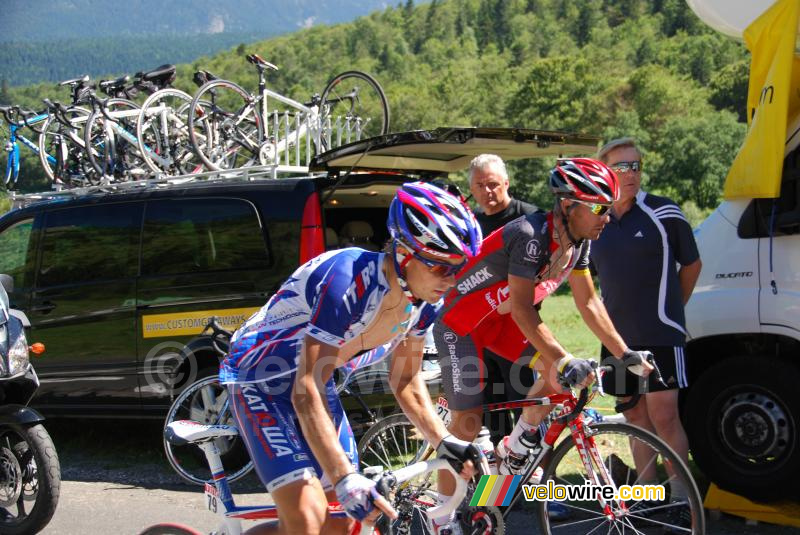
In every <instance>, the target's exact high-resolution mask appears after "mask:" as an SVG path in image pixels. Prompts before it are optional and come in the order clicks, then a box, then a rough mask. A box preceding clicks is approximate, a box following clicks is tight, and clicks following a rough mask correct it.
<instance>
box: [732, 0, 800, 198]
mask: <svg viewBox="0 0 800 535" xmlns="http://www.w3.org/2000/svg"><path fill="white" fill-rule="evenodd" d="M798 12H800V0H778V1H777V2H775V3H774V4H773V5H772V7H770V8H769V9H768V10H767V11H765V12H764V13H762V14H761V16H760V17H758V18H757V19H756V20H754V21H753V22H752V23H751V24H750V26H748V27H747V28H746V29H745V31H744V41H745V44H746V45H747V48H748V50H750V53H751V54H752V59H751V61H750V82H749V85H748V89H747V111H748V117H747V121H748V124H749V129H748V131H747V137H746V138H745V140H744V144H743V145H742V148H741V149H739V153H738V154H737V155H736V159H735V160H734V162H733V165H731V168H730V171H728V177H727V179H726V180H725V190H724V193H723V194H724V197H725V198H726V199H736V198H771V197H778V196H780V192H781V174H782V170H783V153H784V147H785V144H786V123H787V117H794V116H795V115H796V113H797V112H798V110H800V99H798V91H797V89H798V87H800V74H799V73H800V68H794V66H795V64H796V63H798V62H797V60H796V59H795V57H794V48H795V40H796V38H797V20H798ZM799 67H800V65H799Z"/></svg>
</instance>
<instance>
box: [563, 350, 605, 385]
mask: <svg viewBox="0 0 800 535" xmlns="http://www.w3.org/2000/svg"><path fill="white" fill-rule="evenodd" d="M596 367H597V363H596V362H595V361H593V360H585V359H578V358H575V357H573V356H572V355H570V354H567V355H566V356H564V357H562V358H561V359H560V360H559V361H558V362H557V363H556V369H557V370H558V382H559V383H560V384H561V386H563V387H564V388H575V387H576V386H577V385H579V384H581V383H582V382H583V381H584V380H585V379H586V378H587V377H588V376H589V374H590V373H592V372H593V371H594V370H595V368H596Z"/></svg>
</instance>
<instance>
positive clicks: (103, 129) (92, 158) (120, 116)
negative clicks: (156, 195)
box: [83, 98, 147, 180]
mask: <svg viewBox="0 0 800 535" xmlns="http://www.w3.org/2000/svg"><path fill="white" fill-rule="evenodd" d="M105 106H106V114H107V115H108V117H110V119H109V118H108V117H106V115H104V114H103V112H102V111H100V110H99V109H95V110H94V111H93V112H92V114H91V115H90V116H89V119H88V120H87V121H86V127H85V128H84V130H83V139H84V143H85V144H86V148H85V150H86V155H87V157H88V159H89V163H91V165H92V168H93V169H94V171H95V172H96V173H97V174H98V175H100V176H101V177H106V178H111V179H118V180H129V179H131V178H141V177H142V176H144V175H145V174H147V171H146V170H145V163H144V160H143V159H142V157H141V154H140V153H139V146H138V143H137V140H136V120H137V118H138V117H139V105H138V104H136V103H135V102H133V101H130V100H126V99H124V98H110V99H108V100H107V101H106V102H105Z"/></svg>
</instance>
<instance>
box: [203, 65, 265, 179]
mask: <svg viewBox="0 0 800 535" xmlns="http://www.w3.org/2000/svg"><path fill="white" fill-rule="evenodd" d="M257 108H258V106H257V101H255V100H254V99H253V98H252V97H251V96H250V94H249V93H248V92H247V91H245V90H244V89H242V88H241V87H239V86H238V85H236V84H234V83H233V82H229V81H227V80H213V81H211V82H208V83H206V84H204V85H203V87H201V88H200V89H199V90H198V91H197V93H196V94H195V96H194V100H192V104H191V106H190V109H189V139H190V140H191V143H192V147H193V148H194V151H195V153H196V154H197V155H198V156H199V157H200V159H201V160H202V161H203V164H205V166H206V167H207V168H208V169H212V170H215V171H216V170H220V169H236V168H239V167H247V166H250V165H253V164H255V163H256V162H257V161H258V155H259V151H260V149H261V144H262V143H263V141H264V125H263V124H262V121H261V115H260V111H259V110H258V109H257Z"/></svg>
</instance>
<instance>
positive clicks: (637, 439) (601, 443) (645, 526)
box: [538, 422, 705, 535]
mask: <svg viewBox="0 0 800 535" xmlns="http://www.w3.org/2000/svg"><path fill="white" fill-rule="evenodd" d="M586 430H587V433H586V441H585V444H584V445H583V446H584V447H585V450H586V452H587V453H588V454H589V456H590V457H591V458H592V460H591V472H592V474H590V473H589V472H588V471H587V469H586V467H585V466H584V464H583V462H582V461H581V458H580V455H579V452H578V449H577V448H576V446H575V440H574V439H573V437H572V436H568V437H567V438H565V439H564V440H563V441H562V442H561V444H559V445H558V447H557V448H556V449H555V451H554V452H553V455H552V457H551V459H550V461H549V463H548V465H547V466H546V467H545V469H544V474H543V475H542V481H541V484H543V485H544V484H546V483H547V482H548V481H549V480H553V483H554V484H555V485H565V486H569V485H583V484H584V482H585V481H586V480H589V481H597V482H596V483H595V484H597V483H599V484H601V485H613V487H614V488H615V489H618V488H619V487H620V486H621V485H644V484H651V485H663V486H664V489H665V496H664V498H665V499H664V500H646V499H642V498H641V497H640V499H638V500H637V499H633V500H627V501H622V500H613V499H612V500H610V501H608V502H607V504H606V507H605V508H604V507H603V506H602V505H601V503H600V501H599V500H597V499H593V497H588V496H584V497H575V496H573V497H571V498H569V499H567V501H564V502H561V503H563V504H564V505H566V506H567V508H568V509H569V510H570V512H571V514H570V516H569V518H567V519H566V520H561V521H556V520H550V519H549V518H548V515H547V502H546V501H540V502H538V509H539V521H540V523H541V530H542V533H543V534H545V535H549V534H557V533H573V532H575V530H576V529H580V530H581V531H580V532H581V533H589V532H592V533H601V532H602V533H607V532H613V533H618V532H619V533H623V532H624V533H628V532H631V533H648V534H656V533H658V534H661V533H686V534H689V533H691V534H702V533H705V517H704V513H703V504H702V501H701V499H700V493H699V492H698V490H697V486H696V485H695V482H694V479H692V476H691V473H690V472H689V469H688V468H687V467H686V465H685V464H684V463H683V461H681V460H680V458H679V457H678V456H677V455H676V454H675V452H674V451H673V450H672V449H671V448H670V447H669V446H668V445H667V444H666V443H665V442H664V441H663V440H661V439H660V438H658V437H657V436H656V435H654V434H652V433H650V432H648V431H645V430H643V429H640V428H638V427H635V426H632V425H630V424H626V423H609V422H598V423H593V424H590V425H589V426H587V427H586ZM634 450H636V451H637V452H639V453H640V454H639V453H637V458H638V459H639V460H640V464H641V466H638V467H637V466H636V464H635V463H634V461H633V455H632V451H634ZM643 459H647V461H646V462H645V461H642V460H643ZM601 465H602V466H601ZM637 468H638V470H637ZM593 475H595V476H596V477H597V480H595V479H594V478H593V477H592V476H593Z"/></svg>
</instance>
